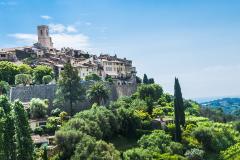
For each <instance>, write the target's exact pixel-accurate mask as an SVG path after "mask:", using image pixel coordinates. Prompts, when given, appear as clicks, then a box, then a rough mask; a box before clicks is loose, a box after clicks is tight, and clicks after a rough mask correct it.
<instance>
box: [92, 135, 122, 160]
mask: <svg viewBox="0 0 240 160" xmlns="http://www.w3.org/2000/svg"><path fill="white" fill-rule="evenodd" d="M89 159H94V160H107V159H120V153H119V151H118V150H116V149H115V147H114V146H113V145H112V144H110V143H106V142H105V141H102V140H100V141H97V142H96V145H95V147H94V149H93V152H92V153H91V154H90V155H89Z"/></svg>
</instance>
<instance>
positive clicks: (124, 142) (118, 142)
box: [109, 135, 137, 152]
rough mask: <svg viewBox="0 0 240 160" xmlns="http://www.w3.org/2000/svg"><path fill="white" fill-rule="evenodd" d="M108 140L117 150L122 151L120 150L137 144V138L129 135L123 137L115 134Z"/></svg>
mask: <svg viewBox="0 0 240 160" xmlns="http://www.w3.org/2000/svg"><path fill="white" fill-rule="evenodd" d="M109 142H110V143H112V144H114V146H115V147H116V149H117V150H119V151H122V152H124V151H126V150H128V149H130V148H134V147H136V146H137V139H135V138H129V137H123V136H121V135H117V136H115V137H114V138H112V139H111V140H110V141H109Z"/></svg>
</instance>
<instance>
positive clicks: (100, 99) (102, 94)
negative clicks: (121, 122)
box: [87, 82, 109, 105]
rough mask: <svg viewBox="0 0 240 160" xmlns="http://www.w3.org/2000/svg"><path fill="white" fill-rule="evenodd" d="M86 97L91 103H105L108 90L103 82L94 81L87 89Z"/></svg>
mask: <svg viewBox="0 0 240 160" xmlns="http://www.w3.org/2000/svg"><path fill="white" fill-rule="evenodd" d="M87 97H88V99H89V100H90V101H91V102H92V103H97V104H98V105H101V104H105V103H106V101H107V100H108V98H109V90H108V88H107V87H106V86H105V85H104V83H103V82H96V83H94V84H93V85H91V86H90V87H89V89H88V90H87Z"/></svg>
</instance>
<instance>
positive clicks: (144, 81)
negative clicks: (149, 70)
mask: <svg viewBox="0 0 240 160" xmlns="http://www.w3.org/2000/svg"><path fill="white" fill-rule="evenodd" d="M143 84H148V77H147V75H146V74H144V75H143Z"/></svg>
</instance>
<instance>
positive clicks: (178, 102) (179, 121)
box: [174, 78, 185, 142]
mask: <svg viewBox="0 0 240 160" xmlns="http://www.w3.org/2000/svg"><path fill="white" fill-rule="evenodd" d="M174 114H175V126H176V137H175V140H176V141H177V142H180V141H181V126H180V125H182V126H185V113H184V106H183V98H182V92H181V87H180V84H179V81H178V79H177V78H175V85H174Z"/></svg>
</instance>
